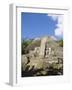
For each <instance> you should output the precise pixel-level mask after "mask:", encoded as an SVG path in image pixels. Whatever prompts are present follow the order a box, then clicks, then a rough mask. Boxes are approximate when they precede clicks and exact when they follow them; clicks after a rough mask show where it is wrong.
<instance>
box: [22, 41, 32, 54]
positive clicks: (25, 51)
mask: <svg viewBox="0 0 72 90" xmlns="http://www.w3.org/2000/svg"><path fill="white" fill-rule="evenodd" d="M31 42H32V40H22V42H21V53H22V54H27V53H28V50H26V48H27V46H28V45H29V44H30V43H31Z"/></svg>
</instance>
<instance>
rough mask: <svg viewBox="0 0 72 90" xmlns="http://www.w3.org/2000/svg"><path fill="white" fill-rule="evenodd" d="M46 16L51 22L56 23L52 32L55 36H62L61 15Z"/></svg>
mask: <svg viewBox="0 0 72 90" xmlns="http://www.w3.org/2000/svg"><path fill="white" fill-rule="evenodd" d="M47 16H49V17H51V18H52V20H53V21H56V20H57V21H58V23H57V25H56V26H57V28H56V29H55V30H54V33H55V36H59V37H60V36H62V35H63V16H62V15H53V14H48V15H47Z"/></svg>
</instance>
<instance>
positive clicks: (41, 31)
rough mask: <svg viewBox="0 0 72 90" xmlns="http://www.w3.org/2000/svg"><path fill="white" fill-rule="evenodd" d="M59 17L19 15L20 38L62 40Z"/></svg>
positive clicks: (36, 14) (23, 13) (33, 14)
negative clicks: (46, 37) (52, 38)
mask: <svg viewBox="0 0 72 90" xmlns="http://www.w3.org/2000/svg"><path fill="white" fill-rule="evenodd" d="M59 17H60V15H59V16H58V15H52V14H51V15H50V14H43V13H42V14H41V13H25V12H22V13H21V38H26V39H33V38H37V37H42V36H52V37H55V38H63V35H62V33H61V32H62V31H61V29H62V27H61V24H62V21H61V18H59Z"/></svg>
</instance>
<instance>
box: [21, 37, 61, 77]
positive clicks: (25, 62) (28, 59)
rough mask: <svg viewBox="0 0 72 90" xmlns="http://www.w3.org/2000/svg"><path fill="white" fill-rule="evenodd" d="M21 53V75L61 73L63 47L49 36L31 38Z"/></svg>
mask: <svg viewBox="0 0 72 90" xmlns="http://www.w3.org/2000/svg"><path fill="white" fill-rule="evenodd" d="M26 49H27V50H29V52H28V53H27V54H24V55H22V59H21V60H22V61H21V62H22V76H41V75H42V76H44V75H62V74H63V47H60V46H59V44H58V43H57V42H56V41H55V40H53V39H52V38H51V37H48V36H45V37H42V38H41V39H38V40H33V41H32V43H31V44H30V45H28V47H27V48H26Z"/></svg>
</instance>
